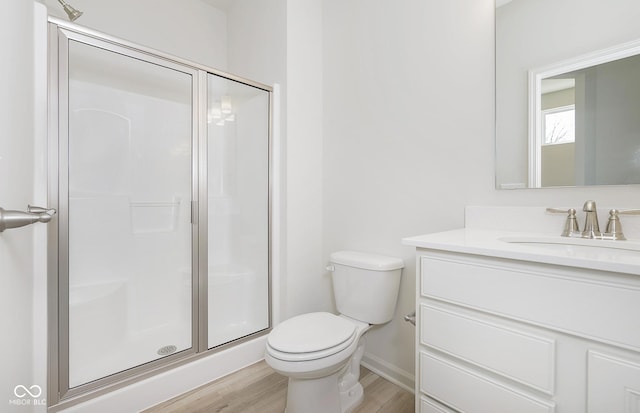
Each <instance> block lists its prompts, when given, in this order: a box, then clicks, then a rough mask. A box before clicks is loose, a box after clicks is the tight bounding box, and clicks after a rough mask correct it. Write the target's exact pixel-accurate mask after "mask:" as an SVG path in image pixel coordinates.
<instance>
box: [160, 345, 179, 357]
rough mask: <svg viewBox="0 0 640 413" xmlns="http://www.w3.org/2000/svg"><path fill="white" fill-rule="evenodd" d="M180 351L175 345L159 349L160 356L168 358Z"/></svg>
mask: <svg viewBox="0 0 640 413" xmlns="http://www.w3.org/2000/svg"><path fill="white" fill-rule="evenodd" d="M176 350H178V347H176V346H174V345H173V344H169V345H168V346H163V347H160V348H159V349H158V354H159V355H161V356H168V355H169V354H171V353H175V352H176Z"/></svg>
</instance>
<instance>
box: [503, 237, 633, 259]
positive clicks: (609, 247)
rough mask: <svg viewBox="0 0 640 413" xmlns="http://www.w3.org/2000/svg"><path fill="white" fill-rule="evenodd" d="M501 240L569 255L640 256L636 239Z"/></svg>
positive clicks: (513, 238) (553, 238) (546, 238)
mask: <svg viewBox="0 0 640 413" xmlns="http://www.w3.org/2000/svg"><path fill="white" fill-rule="evenodd" d="M499 240H500V241H503V242H507V243H509V244H519V245H522V246H529V247H531V248H535V249H544V250H546V251H557V252H561V253H564V254H569V255H574V256H575V255H584V256H587V257H591V258H598V257H600V256H603V255H605V256H606V257H607V258H615V257H621V256H636V257H639V258H640V243H638V242H634V241H611V240H600V239H586V238H568V237H560V236H558V237H553V236H549V237H544V236H535V237H502V238H499Z"/></svg>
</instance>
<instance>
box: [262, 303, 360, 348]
mask: <svg viewBox="0 0 640 413" xmlns="http://www.w3.org/2000/svg"><path fill="white" fill-rule="evenodd" d="M355 332H356V326H355V324H353V323H351V322H349V321H348V320H345V319H344V318H342V317H338V316H336V315H333V314H331V313H309V314H303V315H299V316H296V317H293V318H290V319H288V320H286V321H284V322H282V323H280V324H279V325H278V326H276V327H275V328H274V329H273V330H272V331H271V333H270V334H269V337H268V339H267V341H268V342H269V346H271V347H272V348H273V349H275V350H278V351H281V352H284V353H313V352H317V351H322V350H326V349H329V348H332V347H336V346H339V345H340V344H342V343H344V342H345V341H348V340H349V339H352V337H353V336H354V334H355Z"/></svg>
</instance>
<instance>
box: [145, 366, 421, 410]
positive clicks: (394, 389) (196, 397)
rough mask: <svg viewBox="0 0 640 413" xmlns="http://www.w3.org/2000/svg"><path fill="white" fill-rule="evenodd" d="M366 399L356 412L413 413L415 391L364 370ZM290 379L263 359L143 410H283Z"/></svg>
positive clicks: (362, 371)
mask: <svg viewBox="0 0 640 413" xmlns="http://www.w3.org/2000/svg"><path fill="white" fill-rule="evenodd" d="M360 383H362V387H363V388H364V401H363V402H362V404H361V405H360V406H358V407H357V408H356V410H354V411H353V413H414V409H415V406H414V399H413V394H411V393H409V392H408V391H406V390H404V389H402V388H400V387H398V386H396V385H395V384H393V383H390V382H388V381H387V380H385V379H383V378H381V377H380V376H378V375H377V374H375V373H372V372H371V371H369V370H368V369H366V368H364V367H363V368H362V369H361V373H360ZM286 397H287V379H286V377H284V376H281V375H280V374H278V373H276V372H274V371H273V370H272V369H271V368H270V367H269V366H268V365H267V364H266V363H265V362H264V361H261V362H259V363H256V364H253V365H251V366H249V367H247V368H245V369H242V370H240V371H238V372H236V373H233V374H231V375H229V376H226V377H223V378H221V379H219V380H216V381H213V382H211V383H209V384H205V385H204V386H201V387H198V388H197V389H194V390H192V391H190V392H188V393H185V394H183V395H180V396H178V397H175V398H173V399H171V400H167V401H166V402H163V403H160V404H158V405H156V406H153V407H151V408H150V409H147V410H144V412H143V413H283V412H284V407H285V402H286Z"/></svg>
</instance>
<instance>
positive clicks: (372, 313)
mask: <svg viewBox="0 0 640 413" xmlns="http://www.w3.org/2000/svg"><path fill="white" fill-rule="evenodd" d="M329 262H330V263H331V266H330V267H329V269H330V270H331V271H332V280H333V291H334V294H335V299H336V305H337V307H338V312H340V314H343V315H346V316H347V317H350V318H354V319H356V320H359V321H364V322H366V323H369V324H384V323H387V322H389V321H391V319H392V318H393V313H394V311H395V308H396V302H397V300H398V289H399V287H400V275H401V273H402V268H403V267H404V262H403V261H402V260H401V259H400V258H393V257H387V256H384V255H376V254H368V253H364V252H358V251H338V252H334V253H332V254H331V255H330V256H329Z"/></svg>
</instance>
